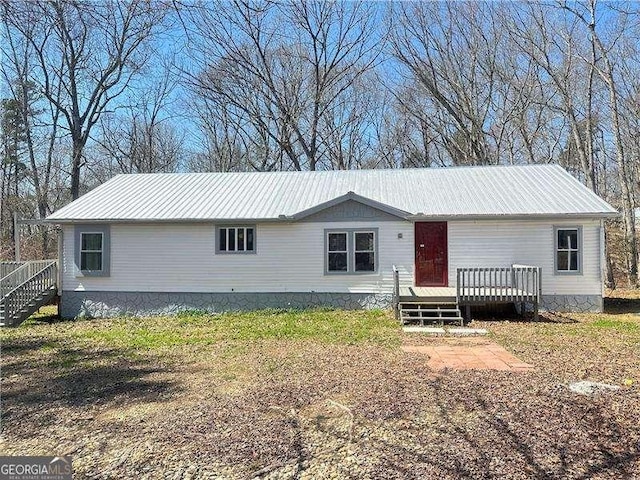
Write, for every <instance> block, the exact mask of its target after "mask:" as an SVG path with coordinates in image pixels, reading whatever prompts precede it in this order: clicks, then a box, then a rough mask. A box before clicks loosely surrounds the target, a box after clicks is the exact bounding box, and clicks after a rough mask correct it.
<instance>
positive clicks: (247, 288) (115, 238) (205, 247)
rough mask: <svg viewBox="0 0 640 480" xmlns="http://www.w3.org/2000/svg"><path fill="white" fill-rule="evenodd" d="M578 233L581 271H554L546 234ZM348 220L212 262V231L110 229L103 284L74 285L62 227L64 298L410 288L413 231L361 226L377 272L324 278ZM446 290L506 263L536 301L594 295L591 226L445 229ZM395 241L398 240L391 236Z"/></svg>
mask: <svg viewBox="0 0 640 480" xmlns="http://www.w3.org/2000/svg"><path fill="white" fill-rule="evenodd" d="M563 225H566V226H569V227H575V226H580V227H581V228H582V248H583V250H582V273H581V274H580V275H557V274H555V273H554V256H555V245H554V243H555V242H554V227H556V228H561V227H562V226H563ZM350 228H351V229H352V228H354V223H353V222H325V223H268V224H258V225H256V238H257V239H258V241H259V243H260V245H259V248H258V249H257V251H256V253H255V254H254V255H215V254H214V253H215V227H214V225H213V224H205V223H200V224H113V225H111V235H110V237H111V247H110V251H111V275H110V277H75V275H74V261H73V255H74V252H73V226H65V227H64V261H63V286H62V288H63V289H64V290H98V291H125V292H145V291H147V292H231V291H235V292H364V293H369V292H370V293H390V292H391V291H392V289H393V276H392V272H391V266H392V265H394V264H395V265H396V266H397V267H398V268H399V270H400V283H401V285H413V284H414V283H413V282H414V281H413V271H414V259H415V253H414V252H415V250H414V232H413V228H414V227H413V224H412V223H410V222H404V221H398V222H394V221H386V222H371V223H367V225H366V227H365V228H364V229H369V228H371V229H374V228H377V229H378V245H377V251H376V255H377V257H378V258H377V259H376V262H378V270H377V271H376V272H374V273H367V274H366V275H324V271H325V259H326V248H325V230H327V229H331V230H333V231H337V230H340V229H343V231H346V230H348V229H350ZM448 229H449V232H448V238H449V285H450V286H455V279H456V268H457V267H492V266H495V267H499V266H510V265H512V264H514V263H521V264H530V265H536V266H540V267H542V272H543V275H542V288H543V293H544V294H558V295H570V294H576V295H595V294H601V293H602V274H601V265H600V263H601V262H600V259H601V255H602V253H601V250H600V248H601V243H600V235H601V232H600V222H599V221H585V222H576V221H575V220H573V221H569V220H568V221H566V222H563V221H557V220H556V221H542V220H531V221H511V220H509V221H507V220H502V221H498V220H495V221H487V220H483V221H450V222H448ZM399 234H402V238H398V237H399Z"/></svg>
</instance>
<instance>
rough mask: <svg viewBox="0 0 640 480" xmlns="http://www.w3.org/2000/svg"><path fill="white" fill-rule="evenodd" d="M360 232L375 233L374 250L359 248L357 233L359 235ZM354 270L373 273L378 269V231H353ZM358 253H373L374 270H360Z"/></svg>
mask: <svg viewBox="0 0 640 480" xmlns="http://www.w3.org/2000/svg"><path fill="white" fill-rule="evenodd" d="M359 233H370V234H372V235H373V250H358V249H357V245H358V243H357V242H356V235H358V234H359ZM352 235H353V271H354V272H356V273H373V272H375V271H376V264H377V263H378V262H377V257H378V254H377V252H376V239H377V237H376V232H374V231H373V230H356V231H354V232H353V234H352ZM358 253H372V254H373V270H358V269H357V268H356V267H357V263H356V254H358Z"/></svg>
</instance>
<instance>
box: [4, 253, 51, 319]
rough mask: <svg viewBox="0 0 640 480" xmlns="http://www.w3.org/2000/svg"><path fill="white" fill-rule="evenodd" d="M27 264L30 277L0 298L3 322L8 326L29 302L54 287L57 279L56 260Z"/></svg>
mask: <svg viewBox="0 0 640 480" xmlns="http://www.w3.org/2000/svg"><path fill="white" fill-rule="evenodd" d="M29 263H32V266H31V267H30V268H26V269H25V270H27V271H29V272H31V275H30V276H29V277H28V278H26V279H25V280H24V281H23V282H22V283H20V284H18V285H16V286H15V287H14V288H13V289H11V291H9V292H8V293H6V294H5V295H3V296H2V298H0V302H2V303H3V304H4V315H3V317H4V321H5V323H6V324H8V325H11V323H12V319H13V317H14V316H15V315H16V314H17V313H18V312H20V311H21V310H22V309H23V308H25V307H26V306H28V305H29V303H30V302H32V301H33V300H34V299H36V298H37V297H38V296H39V295H42V294H43V293H44V292H47V291H48V290H50V289H52V288H53V287H55V286H56V283H57V279H58V262H57V261H56V260H42V261H38V262H29ZM21 268H23V267H21Z"/></svg>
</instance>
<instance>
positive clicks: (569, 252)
mask: <svg viewBox="0 0 640 480" xmlns="http://www.w3.org/2000/svg"><path fill="white" fill-rule="evenodd" d="M555 240H556V272H559V273H563V272H572V273H579V272H580V229H579V228H557V229H556V239H555Z"/></svg>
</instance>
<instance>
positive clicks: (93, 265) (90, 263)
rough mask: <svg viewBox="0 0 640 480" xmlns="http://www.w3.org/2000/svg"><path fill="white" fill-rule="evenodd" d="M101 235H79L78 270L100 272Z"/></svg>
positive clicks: (88, 233) (87, 233)
mask: <svg viewBox="0 0 640 480" xmlns="http://www.w3.org/2000/svg"><path fill="white" fill-rule="evenodd" d="M102 239H103V236H102V233H100V232H98V233H90V232H86V233H85V232H83V233H81V234H80V244H81V247H80V270H86V271H89V272H98V271H102V255H103V247H102Z"/></svg>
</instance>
